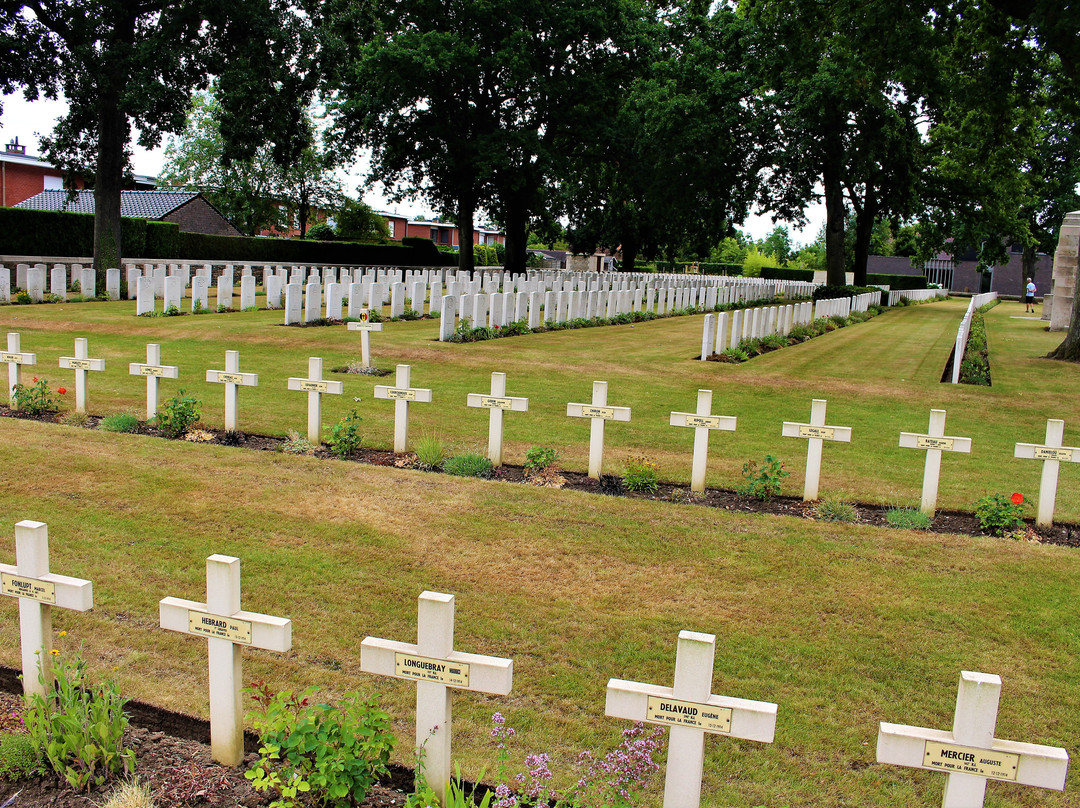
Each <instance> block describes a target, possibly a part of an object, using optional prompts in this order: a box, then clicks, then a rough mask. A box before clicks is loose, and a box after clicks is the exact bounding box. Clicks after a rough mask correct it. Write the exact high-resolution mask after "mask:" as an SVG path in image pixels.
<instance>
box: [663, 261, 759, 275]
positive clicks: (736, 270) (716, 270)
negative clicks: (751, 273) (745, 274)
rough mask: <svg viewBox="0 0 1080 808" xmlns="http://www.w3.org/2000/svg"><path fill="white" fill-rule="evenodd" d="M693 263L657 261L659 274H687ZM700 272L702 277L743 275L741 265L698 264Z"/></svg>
mask: <svg viewBox="0 0 1080 808" xmlns="http://www.w3.org/2000/svg"><path fill="white" fill-rule="evenodd" d="M691 263H693V262H690V261H657V262H656V271H657V272H685V271H686V268H687V267H688V266H690V264H691ZM698 271H699V273H700V274H701V275H742V265H741V264H711V263H708V262H698Z"/></svg>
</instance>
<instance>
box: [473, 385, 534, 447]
mask: <svg viewBox="0 0 1080 808" xmlns="http://www.w3.org/2000/svg"><path fill="white" fill-rule="evenodd" d="M466 403H467V405H468V406H470V407H483V408H485V409H488V410H490V411H491V414H490V417H489V418H488V459H489V460H491V465H493V466H501V465H502V452H503V411H504V410H512V411H514V412H528V410H529V399H527V398H515V397H513V396H507V395H506V374H505V373H492V374H491V393H490V394H489V395H484V394H483V393H469V396H468V399H467V402H466Z"/></svg>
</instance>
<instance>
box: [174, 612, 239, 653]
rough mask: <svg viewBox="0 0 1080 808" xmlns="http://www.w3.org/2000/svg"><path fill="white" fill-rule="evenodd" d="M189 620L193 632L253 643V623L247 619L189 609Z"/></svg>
mask: <svg viewBox="0 0 1080 808" xmlns="http://www.w3.org/2000/svg"><path fill="white" fill-rule="evenodd" d="M187 620H188V631H189V632H191V633H192V634H200V635H202V636H203V637H213V638H214V639H215V640H229V641H230V642H237V643H241V644H242V645H251V623H249V622H248V621H247V620H237V619H236V618H235V617H222V616H221V615H218V614H207V613H206V612H195V611H188V615H187Z"/></svg>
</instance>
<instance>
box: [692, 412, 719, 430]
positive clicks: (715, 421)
mask: <svg viewBox="0 0 1080 808" xmlns="http://www.w3.org/2000/svg"><path fill="white" fill-rule="evenodd" d="M686 425H687V426H703V427H707V428H708V429H719V428H720V416H719V415H688V416H686Z"/></svg>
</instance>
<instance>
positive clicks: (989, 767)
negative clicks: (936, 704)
mask: <svg viewBox="0 0 1080 808" xmlns="http://www.w3.org/2000/svg"><path fill="white" fill-rule="evenodd" d="M1000 697H1001V678H1000V677H999V676H996V675H994V674H992V673H973V672H971V671H961V672H960V690H959V692H958V693H957V696H956V713H955V715H954V717H953V728H952V732H946V731H944V730H939V729H923V728H922V727H909V726H904V725H902V724H887V723H885V722H884V721H882V722H881V725H880V728H879V729H878V741H877V762H878V763H889V764H892V765H894V766H909V767H911V768H914V769H928V770H929V771H937V772H944V773H945V798H944V799H943V800H942V802H941V806H942V808H982V805H983V799H984V797H985V795H986V781H987V780H988V779H989V780H1005V781H1008V782H1013V783H1018V784H1020V785H1024V786H1037V787H1039V788H1052V789H1055V790H1057V791H1064V790H1065V774H1066V773H1067V771H1068V768H1069V755H1068V753H1067V752H1066V751H1065V750H1064V749H1060V748H1058V747H1055V746H1041V745H1039V744H1033V743H1019V742H1017V741H1002V740H998V739H997V738H995V737H994V728H995V727H996V726H997V712H998V700H999V699H1000Z"/></svg>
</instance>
